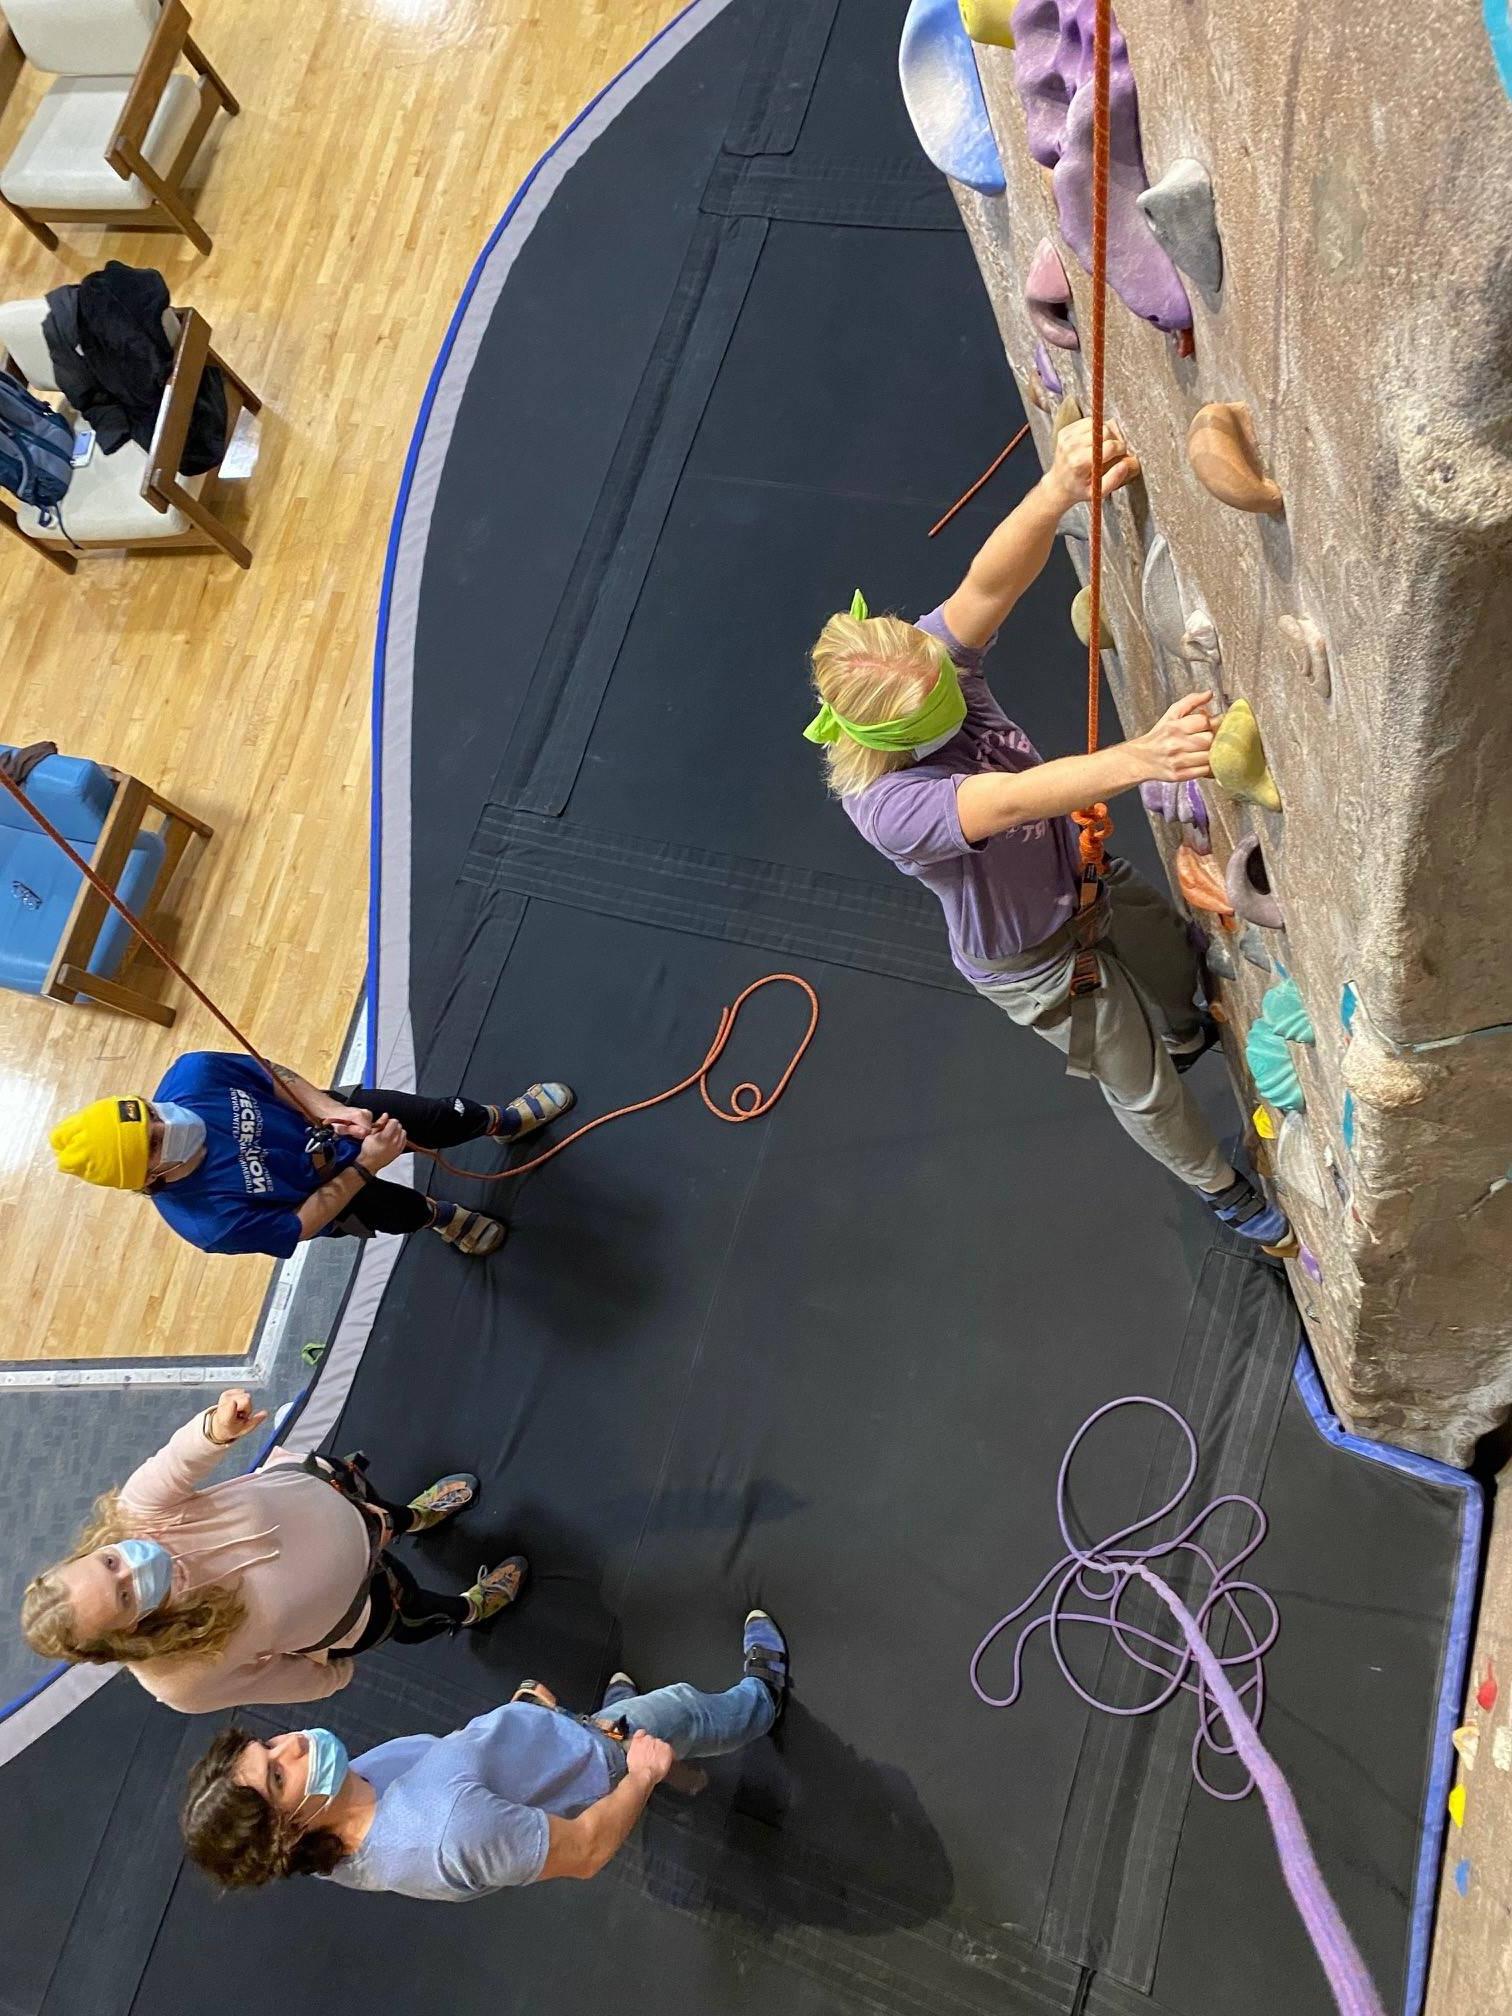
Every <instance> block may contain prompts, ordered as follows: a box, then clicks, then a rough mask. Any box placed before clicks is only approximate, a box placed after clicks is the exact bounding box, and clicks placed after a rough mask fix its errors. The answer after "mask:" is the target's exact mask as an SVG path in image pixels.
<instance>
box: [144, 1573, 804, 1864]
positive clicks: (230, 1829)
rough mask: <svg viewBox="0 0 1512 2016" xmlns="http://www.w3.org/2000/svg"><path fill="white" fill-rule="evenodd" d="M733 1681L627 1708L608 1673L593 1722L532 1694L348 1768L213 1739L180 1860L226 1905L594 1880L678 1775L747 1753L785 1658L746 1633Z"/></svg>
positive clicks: (781, 1647) (195, 1774) (337, 1754)
mask: <svg viewBox="0 0 1512 2016" xmlns="http://www.w3.org/2000/svg"><path fill="white" fill-rule="evenodd" d="M741 1653H742V1659H741V1667H742V1670H741V1678H740V1679H739V1680H738V1681H737V1682H736V1683H735V1685H734V1686H733V1687H730V1688H728V1689H726V1691H725V1692H724V1693H722V1694H705V1693H702V1692H700V1691H699V1689H697V1688H696V1687H689V1686H687V1685H684V1684H678V1685H675V1686H671V1687H660V1688H658V1689H656V1690H655V1692H653V1693H649V1694H639V1693H637V1692H636V1690H635V1683H634V1682H633V1681H632V1680H631V1679H630V1678H629V1676H628V1675H627V1674H624V1673H616V1674H615V1676H614V1678H613V1679H612V1680H611V1682H610V1684H609V1689H608V1692H607V1693H606V1695H605V1697H604V1701H603V1703H602V1705H601V1706H600V1708H599V1711H598V1714H597V1715H596V1716H586V1715H582V1716H579V1715H573V1714H570V1713H569V1712H568V1711H567V1710H565V1709H563V1708H561V1707H559V1706H558V1704H557V1702H556V1700H555V1697H554V1696H553V1695H552V1694H551V1693H550V1692H549V1690H547V1689H546V1688H544V1687H542V1686H540V1685H539V1684H538V1683H536V1682H533V1681H530V1682H527V1683H526V1685H525V1686H524V1687H522V1688H521V1689H520V1691H519V1692H518V1693H517V1694H516V1696H515V1698H514V1700H513V1701H511V1702H509V1703H508V1704H507V1705H506V1706H505V1707H502V1708H495V1709H493V1710H492V1711H491V1712H490V1713H489V1714H487V1715H479V1716H477V1717H476V1718H475V1720H473V1721H471V1722H469V1723H468V1724H467V1725H466V1726H465V1727H464V1728H461V1729H456V1730H453V1731H452V1733H451V1735H449V1736H400V1737H398V1738H396V1739H395V1740H394V1741H393V1742H390V1743H380V1744H379V1745H378V1747H377V1748H376V1749H374V1750H369V1751H366V1752H365V1753H364V1754H363V1755H362V1756H360V1757H357V1758H355V1759H352V1760H348V1758H347V1754H346V1750H345V1747H344V1746H343V1744H342V1742H341V1739H340V1738H339V1736H336V1735H335V1734H333V1732H332V1731H331V1730H329V1729H306V1730H296V1731H293V1732H291V1733H290V1734H288V1735H283V1736H276V1737H274V1738H273V1740H272V1741H271V1742H268V1743H264V1742H260V1741H259V1740H258V1739H257V1738H256V1737H254V1736H252V1735H250V1734H249V1733H248V1732H247V1731H246V1730H244V1729H238V1728H230V1729H226V1730H224V1731H223V1732H222V1733H221V1734H220V1735H219V1736H218V1737H217V1738H216V1740H215V1742H214V1743H213V1744H212V1745H211V1747H210V1749H209V1751H208V1752H207V1753H206V1755H205V1756H204V1757H203V1758H201V1760H200V1762H199V1763H198V1764H197V1765H196V1766H195V1767H194V1770H193V1771H192V1772H191V1773H190V1777H189V1790H188V1795H187V1797H186V1799H185V1801H184V1807H183V1812H182V1816H181V1821H182V1828H183V1835H184V1843H185V1846H186V1848H187V1850H188V1853H189V1856H190V1859H191V1860H192V1861H194V1862H197V1863H198V1864H199V1866H200V1867H201V1868H202V1869H204V1870H205V1871H206V1872H207V1873H208V1874H209V1875H211V1876H213V1877H215V1878H216V1879H217V1881H219V1882H220V1883H221V1884H223V1885H224V1886H225V1887H226V1888H227V1889H254V1888H257V1887H259V1886H260V1885H262V1884H264V1883H269V1882H272V1881H274V1880H275V1879H277V1878H278V1877H282V1876H301V1875H304V1876H323V1877H327V1878H329V1879H330V1880H331V1881H332V1882H335V1883H341V1884H344V1885H345V1886H346V1887H347V1888H349V1889H353V1890H393V1891H397V1892H398V1893H399V1894H400V1895H401V1896H404V1897H421V1898H428V1899H431V1900H434V1901H436V1902H442V1903H463V1902H466V1901H467V1900H469V1899H471V1898H474V1897H485V1896H488V1895H489V1894H490V1893H492V1892H493V1891H495V1890H509V1889H514V1888H517V1887H518V1886H519V1885H521V1884H524V1883H537V1882H549V1881H551V1880H552V1879H553V1878H555V1877H563V1876H571V1877H577V1878H579V1879H581V1878H585V1877H589V1876H596V1875H597V1874H598V1872H599V1871H600V1870H601V1869H602V1868H604V1866H605V1865H606V1864H607V1863H608V1862H609V1861H610V1860H611V1859H612V1858H613V1856H614V1855H615V1854H617V1853H618V1851H619V1849H620V1848H621V1847H622V1846H623V1845H624V1842H625V1841H626V1839H627V1838H628V1836H629V1834H630V1831H631V1829H632V1828H633V1827H634V1825H635V1823H636V1821H637V1820H638V1819H639V1818H640V1815H641V1812H642V1810H643V1809H644V1807H645V1804H646V1801H647V1800H648V1799H649V1798H650V1796H651V1794H652V1792H653V1791H654V1790H655V1788H656V1786H658V1785H659V1784H660V1783H661V1782H662V1780H663V1779H664V1778H666V1776H667V1775H668V1773H669V1772H670V1771H672V1770H673V1769H674V1767H675V1766H676V1765H677V1764H679V1763H680V1762H681V1760H683V1759H686V1758H695V1757H723V1756H726V1755H728V1754H729V1753H730V1752H731V1751H734V1750H740V1749H743V1748H744V1747H745V1745H746V1744H748V1743H754V1742H757V1741H758V1740H759V1739H760V1738H761V1737H763V1736H765V1735H766V1734H767V1732H768V1731H769V1730H770V1729H771V1728H772V1727H773V1726H774V1724H775V1723H776V1721H777V1719H778V1717H779V1716H780V1715H781V1713H782V1709H783V1706H784V1704H785V1701H786V1697H787V1686H788V1655H787V1644H786V1641H785V1640H784V1638H783V1636H782V1634H781V1632H780V1631H779V1630H778V1629H777V1626H776V1625H775V1624H774V1623H773V1622H772V1620H771V1618H770V1617H769V1616H768V1615H767V1614H766V1612H765V1611H764V1610H753V1611H752V1612H751V1613H750V1615H749V1616H748V1617H747V1618H746V1620H745V1627H744V1631H743V1634H742V1646H741Z"/></svg>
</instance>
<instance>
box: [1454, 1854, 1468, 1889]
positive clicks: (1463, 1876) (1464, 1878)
mask: <svg viewBox="0 0 1512 2016" xmlns="http://www.w3.org/2000/svg"><path fill="white" fill-rule="evenodd" d="M1454 1887H1455V1889H1456V1890H1458V1892H1459V1894H1460V1895H1461V1897H1468V1896H1469V1895H1470V1864H1469V1862H1468V1860H1466V1861H1464V1862H1457V1863H1456V1864H1455V1868H1454Z"/></svg>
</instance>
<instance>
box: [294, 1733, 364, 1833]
mask: <svg viewBox="0 0 1512 2016" xmlns="http://www.w3.org/2000/svg"><path fill="white" fill-rule="evenodd" d="M304 1739H305V1741H306V1743H308V1744H309V1746H310V1761H309V1766H308V1770H307V1773H306V1776H305V1789H304V1797H303V1798H301V1800H300V1802H299V1806H296V1807H295V1809H294V1811H295V1813H296V1814H297V1813H298V1812H299V1810H300V1807H302V1806H303V1805H304V1803H305V1800H306V1799H319V1800H322V1801H329V1800H331V1799H334V1798H335V1796H336V1794H337V1793H338V1792H339V1791H340V1790H341V1784H342V1780H343V1779H344V1778H345V1777H346V1775H347V1770H348V1766H349V1763H350V1759H349V1758H348V1756H347V1747H346V1745H345V1743H343V1742H342V1740H341V1738H340V1737H339V1736H337V1735H334V1734H333V1733H332V1732H331V1731H330V1730H329V1729H306V1730H305V1732H304Z"/></svg>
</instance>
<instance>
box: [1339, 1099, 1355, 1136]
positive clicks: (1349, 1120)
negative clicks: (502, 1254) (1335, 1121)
mask: <svg viewBox="0 0 1512 2016" xmlns="http://www.w3.org/2000/svg"><path fill="white" fill-rule="evenodd" d="M1354 1123H1355V1103H1354V1094H1353V1092H1346V1093H1345V1094H1344V1118H1343V1121H1342V1123H1341V1127H1342V1132H1343V1135H1344V1146H1345V1147H1346V1148H1353V1146H1354Z"/></svg>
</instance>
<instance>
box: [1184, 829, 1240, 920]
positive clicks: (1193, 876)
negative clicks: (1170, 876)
mask: <svg viewBox="0 0 1512 2016" xmlns="http://www.w3.org/2000/svg"><path fill="white" fill-rule="evenodd" d="M1176 882H1177V886H1178V887H1179V888H1180V890H1181V893H1182V895H1183V896H1184V897H1185V898H1186V900H1187V902H1188V903H1189V904H1190V905H1191V907H1192V908H1193V909H1194V910H1211V911H1212V912H1213V913H1214V915H1215V916H1217V917H1220V918H1227V919H1229V920H1230V921H1232V918H1233V915H1234V912H1233V909H1232V907H1231V905H1230V903H1229V893H1228V890H1227V889H1226V888H1225V887H1224V882H1223V874H1222V871H1221V870H1220V869H1219V867H1218V865H1217V863H1216V862H1215V861H1214V860H1213V857H1212V855H1211V854H1199V853H1198V852H1197V851H1196V849H1195V848H1194V847H1191V846H1189V845H1188V844H1187V842H1186V841H1185V840H1183V841H1182V843H1181V845H1180V846H1179V847H1178V848H1177V849H1176Z"/></svg>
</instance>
